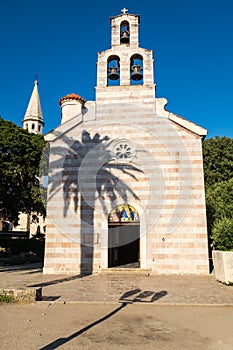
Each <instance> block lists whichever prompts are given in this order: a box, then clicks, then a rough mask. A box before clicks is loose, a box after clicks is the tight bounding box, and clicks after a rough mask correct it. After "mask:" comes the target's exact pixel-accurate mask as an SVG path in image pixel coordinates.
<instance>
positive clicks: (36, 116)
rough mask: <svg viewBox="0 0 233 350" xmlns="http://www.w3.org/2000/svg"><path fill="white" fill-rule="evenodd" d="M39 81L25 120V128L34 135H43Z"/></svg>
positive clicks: (35, 83)
mask: <svg viewBox="0 0 233 350" xmlns="http://www.w3.org/2000/svg"><path fill="white" fill-rule="evenodd" d="M38 84H39V83H38V80H37V79H36V80H35V81H34V88H33V91H32V94H31V97H30V100H29V103H28V107H27V110H26V113H25V115H24V118H23V128H24V129H26V130H28V131H29V132H31V133H34V134H42V133H43V126H44V119H43V114H42V110H41V104H40V96H39V91H38Z"/></svg>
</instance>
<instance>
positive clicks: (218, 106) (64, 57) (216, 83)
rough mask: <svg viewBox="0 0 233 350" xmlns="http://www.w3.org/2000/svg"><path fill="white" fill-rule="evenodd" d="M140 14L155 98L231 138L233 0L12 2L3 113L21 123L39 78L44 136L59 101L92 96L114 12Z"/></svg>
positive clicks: (2, 25) (0, 93)
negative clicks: (150, 56) (124, 10)
mask: <svg viewBox="0 0 233 350" xmlns="http://www.w3.org/2000/svg"><path fill="white" fill-rule="evenodd" d="M123 7H126V8H128V9H129V13H132V14H140V15H141V23H140V46H141V47H143V48H146V49H151V50H153V52H154V59H155V62H154V63H155V82H156V85H157V91H156V96H157V97H166V98H167V100H168V105H167V109H168V110H169V111H171V112H174V113H176V114H178V115H180V116H182V117H183V118H186V119H188V120H191V121H193V122H194V123H197V124H199V125H201V126H203V127H205V128H206V129H208V130H209V134H208V137H214V136H216V135H219V136H228V137H233V112H232V108H231V103H232V101H233V86H232V83H233V59H232V57H233V2H232V0H222V1H219V0H189V1H188V0H186V1H185V0H163V1H153V0H144V1H139V0H134V1H132V0H124V1H123V0H122V1H117V0H116V1H107V0H99V1H94V2H92V1H91V2H90V1H75V0H73V1H71V2H67V1H64V0H37V1H36V0H34V1H33V0H20V1H19V0H11V1H9V2H7V1H4V2H2V4H1V13H0V38H1V55H0V63H1V64H0V115H1V116H2V118H3V119H6V120H11V121H13V122H15V123H16V124H18V125H20V126H21V125H22V124H21V122H22V119H23V116H24V114H25V111H26V108H27V104H28V101H29V98H30V95H31V92H32V89H33V82H34V77H35V75H36V74H38V75H39V92H40V98H41V104H42V111H43V115H44V120H45V123H46V125H45V129H44V131H45V133H46V132H48V131H49V130H51V129H53V128H54V127H56V126H58V125H59V123H60V115H61V113H60V107H59V105H58V100H59V99H60V98H61V97H63V96H65V95H66V94H68V93H72V92H75V93H77V94H79V95H81V96H82V97H84V98H85V99H87V100H94V99H95V86H96V61H97V52H100V51H103V50H106V49H108V48H109V47H110V22H109V18H110V17H111V16H115V15H119V14H120V13H121V9H122V8H123Z"/></svg>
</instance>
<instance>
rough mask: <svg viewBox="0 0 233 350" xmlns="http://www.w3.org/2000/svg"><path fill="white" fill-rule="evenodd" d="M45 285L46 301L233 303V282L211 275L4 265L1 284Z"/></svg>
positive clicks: (7, 286)
mask: <svg viewBox="0 0 233 350" xmlns="http://www.w3.org/2000/svg"><path fill="white" fill-rule="evenodd" d="M39 287H42V296H43V299H42V300H44V301H51V302H62V303H65V302H89V303H90V302H94V303H95V302H96V303H99V302H103V303H109V302H110V303H111V302H119V301H120V302H129V303H134V302H138V303H140V302H144V303H152V302H154V303H156V304H168V305H172V304H179V305H182V304H183V305H205V304H206V305H211V304H215V305H233V286H226V285H224V284H221V283H219V282H217V281H216V280H215V278H214V276H213V275H209V276H194V275H192V276H190V275H189V276H186V275H183V276H180V275H179V276H177V275H172V276H171V275H169V276H165V275H160V276H142V275H133V274H129V275H128V274H125V275H116V274H115V275H114V274H96V275H90V276H82V277H81V276H79V275H77V276H73V275H72V276H70V275H43V273H42V268H41V266H40V265H39V264H30V265H21V266H4V267H0V288H14V289H26V288H39Z"/></svg>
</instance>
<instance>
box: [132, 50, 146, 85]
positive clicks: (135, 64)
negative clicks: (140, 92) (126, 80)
mask: <svg viewBox="0 0 233 350" xmlns="http://www.w3.org/2000/svg"><path fill="white" fill-rule="evenodd" d="M130 84H131V85H142V84H143V57H142V56H141V55H139V54H135V55H133V56H132V57H131V59H130Z"/></svg>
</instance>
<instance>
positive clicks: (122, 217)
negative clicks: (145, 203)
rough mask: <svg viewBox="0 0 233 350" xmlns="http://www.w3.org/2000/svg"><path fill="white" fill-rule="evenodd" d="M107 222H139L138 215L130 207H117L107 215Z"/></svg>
mask: <svg viewBox="0 0 233 350" xmlns="http://www.w3.org/2000/svg"><path fill="white" fill-rule="evenodd" d="M109 222H113V223H114V222H139V215H138V212H137V210H136V209H135V208H134V207H132V206H131V205H127V204H126V205H118V206H117V207H115V208H114V209H113V210H112V211H111V213H110V214H109Z"/></svg>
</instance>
